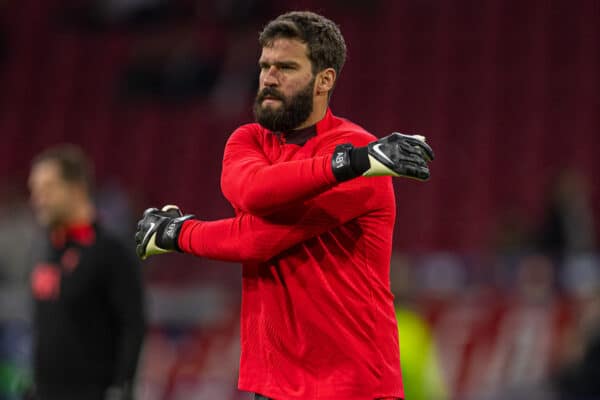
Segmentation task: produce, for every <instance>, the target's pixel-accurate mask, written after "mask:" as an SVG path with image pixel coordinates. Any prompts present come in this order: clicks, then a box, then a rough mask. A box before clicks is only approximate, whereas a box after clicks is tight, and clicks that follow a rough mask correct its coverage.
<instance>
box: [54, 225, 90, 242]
mask: <svg viewBox="0 0 600 400" xmlns="http://www.w3.org/2000/svg"><path fill="white" fill-rule="evenodd" d="M95 240H96V231H95V229H94V225H93V224H89V223H75V224H71V225H68V226H59V227H56V228H54V229H52V230H51V231H50V241H51V242H52V245H53V246H54V247H55V248H61V247H64V246H65V244H66V243H67V242H68V241H72V242H75V243H77V244H80V245H83V246H89V245H91V244H92V243H94V241H95Z"/></svg>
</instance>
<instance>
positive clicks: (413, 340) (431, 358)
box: [390, 254, 448, 400]
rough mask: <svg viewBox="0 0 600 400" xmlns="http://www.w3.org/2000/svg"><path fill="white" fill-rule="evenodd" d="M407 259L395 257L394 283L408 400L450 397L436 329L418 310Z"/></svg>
mask: <svg viewBox="0 0 600 400" xmlns="http://www.w3.org/2000/svg"><path fill="white" fill-rule="evenodd" d="M413 268H414V267H413V266H412V265H410V262H409V261H408V259H407V258H404V257H402V256H400V255H398V254H395V255H394V256H393V258H392V265H391V271H390V284H391V288H392V293H394V296H395V297H394V304H395V305H396V319H397V320H398V333H399V341H400V349H402V350H401V351H400V361H401V364H402V380H403V383H404V394H405V396H406V398H407V399H408V400H444V399H447V398H448V395H447V388H446V383H445V380H444V375H443V373H442V366H441V362H440V357H439V355H438V350H437V343H436V340H435V336H434V332H433V329H432V328H431V326H430V325H429V323H428V321H427V320H426V319H425V318H423V316H422V315H421V314H420V313H419V312H418V310H417V308H416V306H417V304H415V303H416V299H417V297H418V295H417V289H418V284H417V280H416V278H415V276H414V275H415V274H414V272H413Z"/></svg>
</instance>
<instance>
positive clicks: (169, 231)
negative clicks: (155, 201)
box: [156, 215, 196, 252]
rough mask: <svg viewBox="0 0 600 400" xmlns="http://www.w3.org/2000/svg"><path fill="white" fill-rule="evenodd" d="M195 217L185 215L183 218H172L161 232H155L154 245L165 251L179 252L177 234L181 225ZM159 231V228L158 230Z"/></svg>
mask: <svg viewBox="0 0 600 400" xmlns="http://www.w3.org/2000/svg"><path fill="white" fill-rule="evenodd" d="M195 218H196V216H195V215H185V216H183V217H179V218H174V219H172V220H171V221H169V222H168V223H167V224H165V225H164V228H162V230H159V231H157V232H156V233H157V235H156V244H157V245H158V246H159V247H160V248H163V249H165V250H175V251H178V252H181V249H180V248H179V243H178V242H179V232H180V231H181V227H182V226H183V223H184V222H185V221H187V220H189V219H195ZM159 229H160V228H159Z"/></svg>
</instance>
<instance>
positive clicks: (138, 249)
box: [135, 244, 146, 260]
mask: <svg viewBox="0 0 600 400" xmlns="http://www.w3.org/2000/svg"><path fill="white" fill-rule="evenodd" d="M135 252H136V253H137V256H138V257H139V258H140V259H142V260H143V259H145V258H146V257H145V254H144V253H145V251H144V246H142V245H141V244H139V245H137V246H135Z"/></svg>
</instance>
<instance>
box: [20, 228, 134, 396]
mask: <svg viewBox="0 0 600 400" xmlns="http://www.w3.org/2000/svg"><path fill="white" fill-rule="evenodd" d="M49 239H50V240H49V241H48V243H47V244H46V250H45V251H44V252H43V256H42V257H41V258H42V259H40V260H39V261H38V262H37V263H36V265H35V267H34V269H33V271H32V275H31V289H32V295H33V299H34V377H35V384H36V391H37V392H38V394H40V395H42V397H43V396H44V395H46V396H48V397H58V398H67V397H69V396H72V395H73V394H75V393H82V392H83V391H88V392H90V391H93V392H97V393H103V392H104V391H105V390H106V389H107V388H108V387H109V386H113V385H126V384H130V383H131V382H132V380H133V378H134V376H135V371H136V366H137V362H138V356H139V353H140V348H141V345H142V340H143V335H144V327H145V322H144V312H143V292H142V279H141V271H140V266H139V264H138V262H137V261H136V259H135V258H134V257H133V249H127V248H126V247H125V246H123V245H122V244H121V243H120V242H119V241H117V240H116V239H115V238H113V237H112V236H110V235H109V234H108V233H107V232H106V231H104V230H103V229H102V228H100V227H98V225H82V226H76V227H70V228H69V229H65V230H55V231H53V232H52V233H51V234H50V238H49Z"/></svg>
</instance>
